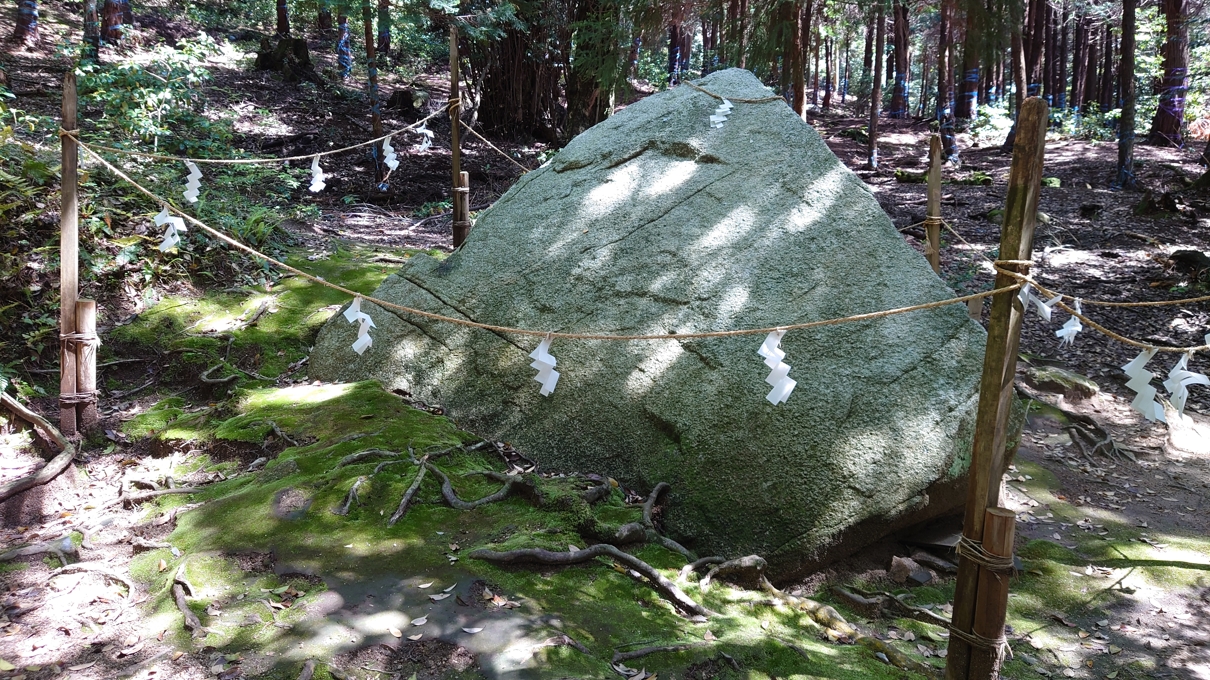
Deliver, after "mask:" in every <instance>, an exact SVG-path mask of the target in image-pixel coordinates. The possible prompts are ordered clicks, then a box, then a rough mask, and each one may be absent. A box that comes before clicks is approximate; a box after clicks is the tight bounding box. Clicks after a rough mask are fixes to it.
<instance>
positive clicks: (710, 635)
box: [702, 631, 718, 640]
mask: <svg viewBox="0 0 1210 680" xmlns="http://www.w3.org/2000/svg"><path fill="white" fill-rule="evenodd" d="M702 637H703V638H704V639H706V640H717V639H718V638H716V637H714V633H711V632H710V631H706V634H705V635H703V636H702Z"/></svg>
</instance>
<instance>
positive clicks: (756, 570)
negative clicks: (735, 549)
mask: <svg viewBox="0 0 1210 680" xmlns="http://www.w3.org/2000/svg"><path fill="white" fill-rule="evenodd" d="M767 566H768V563H767V562H765V558H763V557H761V556H760V555H748V556H747V557H738V558H736V559H733V560H728V561H726V562H723V563H722V564H720V565H718V566H716V567H714V568H713V569H711V570H710V571H709V572H707V573H706V576H705V577H703V578H702V580H701V582H700V583H698V587H699V588H701V589H702V592H705V591H706V589H707V588H709V587H710V580H711V579H712V578H714V577H715V576H733V575H739V576H740V577H742V578H744V579H745V580H747V581H748V582H749V583H751V584H753V585H756V586H758V585H760V580H761V579H762V578H763V577H764V575H765V567H767Z"/></svg>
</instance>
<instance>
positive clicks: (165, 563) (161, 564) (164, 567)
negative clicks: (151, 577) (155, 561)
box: [159, 560, 168, 571]
mask: <svg viewBox="0 0 1210 680" xmlns="http://www.w3.org/2000/svg"><path fill="white" fill-rule="evenodd" d="M167 568H168V563H167V562H165V561H164V560H160V566H159V570H160V571H164V570H165V569H167Z"/></svg>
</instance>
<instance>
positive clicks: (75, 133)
mask: <svg viewBox="0 0 1210 680" xmlns="http://www.w3.org/2000/svg"><path fill="white" fill-rule="evenodd" d="M444 112H445V109H438V110H437V111H435V112H433V113H431V114H429V115H428V116H425V117H424V118H422V119H420V120H418V121H416V122H415V123H412V124H411V125H408V126H406V127H402V128H399V129H398V130H394V131H392V132H389V133H387V134H385V135H382V136H381V137H375V138H374V139H367V140H365V141H363V142H358V143H356V144H350V145H349V146H345V147H341V148H339V149H331V150H328V151H317V152H315V153H309V154H304V155H302V156H283V157H281V158H185V157H184V156H169V155H165V154H158V153H148V152H146V151H134V150H131V149H119V148H117V147H112V146H104V145H101V144H92V143H91V142H90V143H89V146H90V147H91V148H93V149H97V150H100V151H106V152H109V153H115V154H118V155H123V156H138V157H139V158H148V159H151V160H157V161H173V162H177V163H184V162H191V163H210V164H212V165H268V164H271V163H284V162H287V161H308V160H311V159H312V158H315V157H316V156H333V155H336V154H339V153H344V152H346V151H352V150H354V149H360V148H361V147H363V146H371V145H374V144H377V143H378V142H381V141H383V140H386V139H388V138H390V137H391V136H393V135H399V134H403V133H404V132H409V131H411V130H415V129H417V128H419V127H423V126H424V124H425V123H427V122H428V121H430V120H432V119H434V118H436V117H437V116H440V115H441V114H443V113H444ZM59 136H61V137H70V138H72V139H73V140H75V142H76V143H77V144H79V145H80V146H84V141H83V140H81V139H80V131H79V130H78V129H77V130H64V129H62V128H60V129H59Z"/></svg>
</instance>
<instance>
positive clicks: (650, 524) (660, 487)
mask: <svg viewBox="0 0 1210 680" xmlns="http://www.w3.org/2000/svg"><path fill="white" fill-rule="evenodd" d="M671 488H672V487H671V486H669V485H668V482H660V483H659V484H656V485H655V488H654V489H652V490H651V495H650V496H648V497H647V500H646V501H644V502H643V526H645V527H647V540H648V542H651V543H659V544H660V545H662V546H664V547H665V548H667V549H669V550H671V551H672V552H675V553H680V554H681V556H683V557H684V558H685V559H687V560H689V561H690V562H692V561H694V560H696V559H697V555H694V554H693V552H692V551H691V550H689V549H688V548H686V547H685V546H683V545H681V544H680V543H677V542H676V541H674V540H672V539H671V538H668V537H667V536H665V535H663V534H661V533H660V532H659V529H657V528H656V526H655V520H654V519H653V518H652V516H653V515H654V513H655V505H656V503H658V502H659V500H660V496H662V495H663V494H664V492H666V491H668V490H670V489H671Z"/></svg>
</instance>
